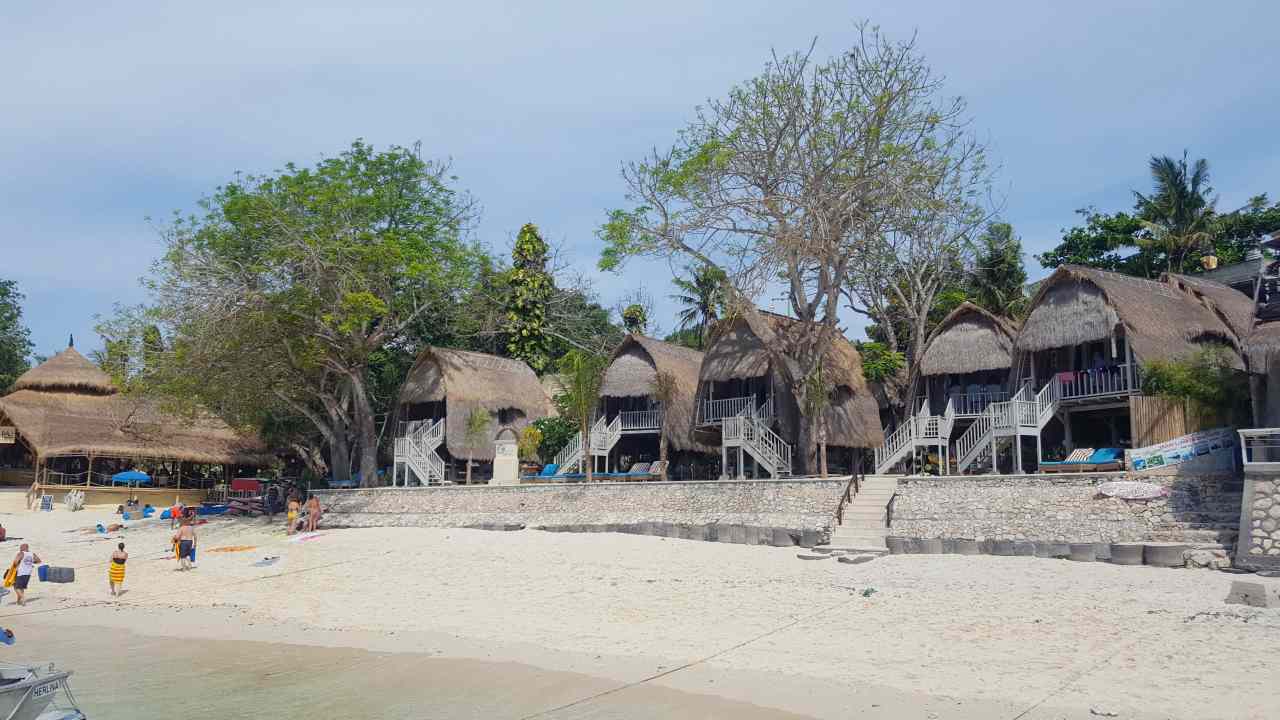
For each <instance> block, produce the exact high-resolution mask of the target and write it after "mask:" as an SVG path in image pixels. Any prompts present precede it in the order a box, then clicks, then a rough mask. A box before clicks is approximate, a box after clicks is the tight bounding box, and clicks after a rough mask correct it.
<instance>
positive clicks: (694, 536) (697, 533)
mask: <svg viewBox="0 0 1280 720" xmlns="http://www.w3.org/2000/svg"><path fill="white" fill-rule="evenodd" d="M710 535H711V530H710V526H709V525H690V526H689V539H690V540H697V541H699V542H706V541H707V540H709V539H710V537H709V536H710Z"/></svg>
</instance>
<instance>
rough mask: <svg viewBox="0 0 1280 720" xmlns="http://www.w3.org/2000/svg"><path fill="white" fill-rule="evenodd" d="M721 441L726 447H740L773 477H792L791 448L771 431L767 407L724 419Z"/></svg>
mask: <svg viewBox="0 0 1280 720" xmlns="http://www.w3.org/2000/svg"><path fill="white" fill-rule="evenodd" d="M720 437H721V442H723V443H724V446H725V447H726V448H729V447H741V448H742V449H743V450H745V451H746V452H747V454H749V455H750V456H751V457H752V458H753V459H754V460H755V461H756V463H757V464H759V466H760V467H761V468H763V469H764V470H765V471H766V472H768V473H769V475H770V476H771V477H775V478H778V477H786V476H788V475H790V474H791V445H790V444H788V443H787V442H786V441H785V440H783V439H782V437H781V436H779V435H778V434H777V433H775V432H774V431H773V430H770V429H769V416H768V415H767V410H766V408H765V406H761V407H760V408H759V409H756V408H753V407H750V406H748V407H747V408H746V409H744V410H743V411H742V412H740V413H738V414H737V415H735V416H733V417H727V418H725V419H724V421H723V424H722V426H721V435H720Z"/></svg>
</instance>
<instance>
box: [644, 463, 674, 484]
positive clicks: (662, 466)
mask: <svg viewBox="0 0 1280 720" xmlns="http://www.w3.org/2000/svg"><path fill="white" fill-rule="evenodd" d="M670 464H671V462H670V461H668V460H659V461H657V462H655V463H654V464H652V465H650V466H649V478H650V479H652V480H661V479H662V473H663V472H664V471H665V470H666V469H667V466H668V465H670Z"/></svg>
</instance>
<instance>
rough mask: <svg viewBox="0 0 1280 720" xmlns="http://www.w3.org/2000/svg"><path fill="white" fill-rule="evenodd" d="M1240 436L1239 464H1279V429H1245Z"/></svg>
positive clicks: (1239, 432)
mask: <svg viewBox="0 0 1280 720" xmlns="http://www.w3.org/2000/svg"><path fill="white" fill-rule="evenodd" d="M1236 432H1237V433H1238V434H1239V435H1240V462H1241V463H1243V464H1244V466H1245V467H1246V468H1247V467H1249V466H1250V465H1263V464H1268V465H1272V464H1276V463H1280V428H1245V429H1243V430H1237V431H1236Z"/></svg>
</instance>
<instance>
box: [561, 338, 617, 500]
mask: <svg viewBox="0 0 1280 720" xmlns="http://www.w3.org/2000/svg"><path fill="white" fill-rule="evenodd" d="M606 365H607V361H606V360H605V358H604V356H601V355H593V354H591V353H588V352H584V351H582V350H578V349H574V350H570V351H569V352H567V353H565V355H564V357H562V358H560V367H559V369H560V374H561V375H562V376H563V377H564V395H563V398H562V402H563V404H564V405H563V406H564V408H565V410H567V412H568V416H569V419H570V420H572V421H574V422H575V423H577V425H578V432H579V433H581V435H580V437H581V438H582V457H583V461H582V464H583V465H584V466H585V467H586V469H587V470H586V472H587V482H591V481H592V471H593V468H592V465H594V463H593V462H591V460H592V458H591V453H590V452H589V447H588V445H589V443H590V437H591V414H592V413H593V412H595V409H596V403H598V402H599V400H600V384H601V382H603V381H604V370H605V367H606Z"/></svg>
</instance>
